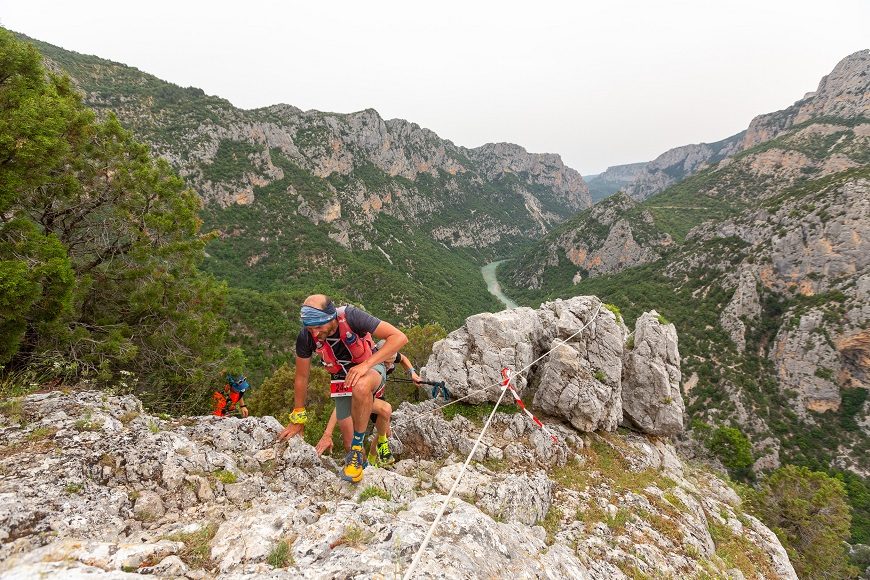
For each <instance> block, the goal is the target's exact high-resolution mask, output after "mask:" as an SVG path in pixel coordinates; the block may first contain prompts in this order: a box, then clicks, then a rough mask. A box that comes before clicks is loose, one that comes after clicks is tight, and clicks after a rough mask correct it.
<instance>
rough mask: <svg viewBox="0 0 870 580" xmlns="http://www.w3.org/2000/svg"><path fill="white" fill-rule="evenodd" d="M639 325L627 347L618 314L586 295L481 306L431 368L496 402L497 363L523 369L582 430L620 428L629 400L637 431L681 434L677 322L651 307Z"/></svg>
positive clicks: (537, 398)
mask: <svg viewBox="0 0 870 580" xmlns="http://www.w3.org/2000/svg"><path fill="white" fill-rule="evenodd" d="M637 324H638V326H637V329H636V330H635V347H634V349H633V350H626V348H625V346H624V343H625V335H626V329H625V327H624V325H623V324H622V321H621V319H618V318H617V317H616V316H615V315H614V314H613V313H612V312H610V311H609V310H607V309H606V308H603V305H602V304H601V302H600V301H599V300H598V299H596V298H594V297H590V296H578V297H574V298H571V299H569V300H556V301H554V302H547V303H544V304H542V305H541V308H540V309H539V310H537V311H535V310H532V309H530V308H514V309H510V310H504V311H502V312H499V313H496V314H478V315H475V316H472V317H470V318H468V320H467V321H466V324H465V326H463V327H462V328H460V329H458V330H456V331H454V332H452V333H450V334H449V335H448V336H447V338H445V339H444V340H442V341H439V342H438V343H436V344H435V346H434V348H433V353H432V356H431V358H430V359H429V361H428V363H427V365H426V374H427V376H428V377H432V378H433V380H446V381H450V384H451V387H452V389H453V394H454V396H456V397H458V398H462V399H463V400H465V401H470V402H482V401H492V402H495V401H497V400H498V397H499V395H500V388H499V384H500V381H501V377H500V371H501V368H503V367H509V368H513V369H527V371H524V372H521V373H519V374H518V375H517V378H516V380H515V384H516V386H517V389H518V391H519V392H520V394H521V396H523V397H524V398H526V400H527V402H528V400H529V399H531V402H532V403H533V405H534V407H535V408H537V409H540V410H541V411H542V412H543V413H545V414H547V415H549V416H552V417H558V418H560V419H564V420H566V421H568V422H569V423H570V424H571V425H572V426H574V427H575V428H576V429H578V430H580V431H596V430H604V431H613V430H615V429H616V428H617V427H618V426H619V424H620V422H621V421H622V418H623V409H624V408H625V409H630V411H631V415H630V417H629V418H630V420H631V423H632V424H633V425H634V426H635V427H636V428H637V429H639V430H640V431H642V432H646V433H651V434H656V435H675V434H677V433H679V432H681V431H682V428H683V411H684V404H683V399H682V395H681V393H680V387H679V385H680V366H679V365H680V359H679V353H678V351H677V338H676V330H675V329H674V327H673V325H667V326H663V325H661V324H660V323H659V321H658V314H657V313H654V312H653V313H647V314H644V315H643V316H642V317H641V318H640V319H639V320H638V323H637ZM584 327H585V328H584ZM581 329H583V330H582V332H580V333H579V334H578V331H580V330H581ZM565 341H567V342H565ZM545 353H548V354H545ZM626 365H630V367H627V366H626ZM626 380H628V381H629V383H628V384H629V390H628V391H626V390H624V385H625V384H626ZM528 394H532V395H533V397H528Z"/></svg>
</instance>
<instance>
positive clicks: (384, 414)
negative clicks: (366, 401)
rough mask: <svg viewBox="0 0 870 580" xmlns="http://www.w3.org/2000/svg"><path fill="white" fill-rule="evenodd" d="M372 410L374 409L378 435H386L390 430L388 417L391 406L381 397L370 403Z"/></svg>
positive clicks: (390, 412) (391, 412)
mask: <svg viewBox="0 0 870 580" xmlns="http://www.w3.org/2000/svg"><path fill="white" fill-rule="evenodd" d="M372 411H374V412H375V413H376V414H377V416H378V419H377V421H375V429H377V430H378V435H388V434H389V432H390V417H392V415H393V406H392V405H390V404H389V403H388V402H386V401H385V400H383V399H375V401H374V403H372Z"/></svg>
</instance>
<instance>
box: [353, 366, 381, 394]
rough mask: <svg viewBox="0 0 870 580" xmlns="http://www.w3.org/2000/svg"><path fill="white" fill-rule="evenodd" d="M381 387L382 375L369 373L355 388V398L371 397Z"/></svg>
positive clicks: (375, 372) (373, 372) (376, 372)
mask: <svg viewBox="0 0 870 580" xmlns="http://www.w3.org/2000/svg"><path fill="white" fill-rule="evenodd" d="M380 385H381V375H380V373H378V371H369V372H367V373H366V374H365V376H363V377H362V378H361V379H360V380H358V381H357V383H356V384H355V385H354V386H353V396H354V398H357V397H362V396H363V395H365V396H369V397H371V396H372V394H373V393H374V392H375V391H376V390H377V389H378V387H379V386H380Z"/></svg>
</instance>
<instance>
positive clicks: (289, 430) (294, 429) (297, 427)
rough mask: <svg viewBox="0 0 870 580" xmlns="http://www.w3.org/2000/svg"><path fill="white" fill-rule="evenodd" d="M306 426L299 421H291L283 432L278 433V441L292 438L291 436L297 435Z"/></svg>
mask: <svg viewBox="0 0 870 580" xmlns="http://www.w3.org/2000/svg"><path fill="white" fill-rule="evenodd" d="M304 428H305V425H301V424H299V423H290V424H289V425H287V427H285V428H284V430H283V431H281V433H279V434H278V441H284V440H285V439H290V438H291V437H296V436H297V435H299V434H300V433H302V430H303V429H304Z"/></svg>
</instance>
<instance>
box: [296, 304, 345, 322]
mask: <svg viewBox="0 0 870 580" xmlns="http://www.w3.org/2000/svg"><path fill="white" fill-rule="evenodd" d="M299 314H300V316H301V317H302V326H321V325H323V324H326V323H327V322H329V321H331V320H335V317H336V316H338V314H337V313H336V311H335V305H334V304H333V303H332V302H330V303H329V304H327V305H326V308H324V309H323V310H320V309H319V308H315V307H313V306H307V305H306V306H303V307H302V310H301V311H300V313H299Z"/></svg>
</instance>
